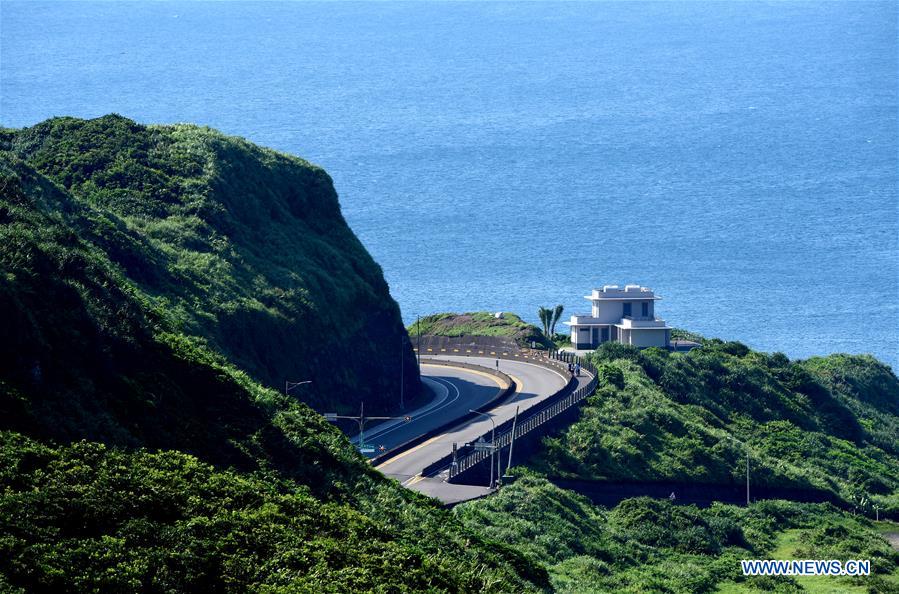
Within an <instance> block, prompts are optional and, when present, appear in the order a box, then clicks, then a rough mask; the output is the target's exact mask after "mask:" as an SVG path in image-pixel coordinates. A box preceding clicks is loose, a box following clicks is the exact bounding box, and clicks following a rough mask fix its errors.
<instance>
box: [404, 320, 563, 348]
mask: <svg viewBox="0 0 899 594" xmlns="http://www.w3.org/2000/svg"><path fill="white" fill-rule="evenodd" d="M406 330H407V331H408V332H409V335H410V336H413V337H414V336H417V335H418V333H419V332H420V333H421V335H422V336H447V337H461V336H496V337H503V338H510V339H512V340H513V341H515V342H516V343H517V344H518V345H519V346H522V347H530V346H531V343H532V342H534V343H536V344H537V345H538V347H540V348H547V347H548V346H551V345H552V343H551V342H550V341H549V340H548V339H547V338H546V337H545V336H544V335H543V333H542V332H541V331H540V330H539V329H538V328H537V327H536V326H534V325H533V324H528V323H526V322H524V321H523V320H522V319H521V318H520V317H518V316H517V315H515V314H513V313H507V312H504V313H503V317H502V318H497V317H496V316H495V315H494V314H492V313H490V312H485V311H479V312H471V313H461V314H458V313H440V314H433V315H430V316H425V317H423V318H421V319H420V320H418V321H416V322H415V323H413V324H410V325H409V326H408V327H407V328H406Z"/></svg>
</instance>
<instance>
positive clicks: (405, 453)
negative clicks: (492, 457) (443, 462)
mask: <svg viewBox="0 0 899 594" xmlns="http://www.w3.org/2000/svg"><path fill="white" fill-rule="evenodd" d="M421 365H422V367H425V366H427V367H452V368H453V369H461V370H462V371H468V372H470V373H476V374H478V375H483V376H484V377H487V378H490V379H492V380H493V381H494V382H496V384H497V385H498V386H499V387H500V388H503V389H505V388H507V387H508V386H507V385H506V383H505V382H501V381H500V380H499V378H498V377H496V376H494V375H490V374H489V373H486V372H484V371H476V370H474V369H467V368H465V367H455V366H453V365H435V364H433V363H422V364H421ZM507 375H508V374H507ZM509 377H511V378H512V380H513V381H514V382H515V386H516V387H515V392H516V393H517V392H520V391H521V382H520V381H518V380H517V379H515V378H514V377H513V376H511V375H510V376H509ZM450 431H452V429H450ZM445 433H448V431H447V432H445ZM443 436H444V433H441V434H440V435H435V436H434V437H432V438H431V439H429V440H427V441H426V442H424V443H420V444H418V445H417V446H415V447H414V448H412V449H409V450H406V451H405V452H403V453H401V454H397V455H396V456H394V457H393V458H391V459H390V460H387V461H386V462H382V463H381V464H378V465H377V466H375V469H376V470H381V469H382V468H384V467H385V466H388V465H390V464H393V463H394V462H396V461H397V460H400V459H402V458H405V457H406V456H408V455H409V454H411V453H412V452H417V451H418V450H420V449H421V448H423V447H425V446H427V445H430V444H432V443H434V442H435V441H437V440H438V439H440V438H442V437H443ZM382 472H383V471H382Z"/></svg>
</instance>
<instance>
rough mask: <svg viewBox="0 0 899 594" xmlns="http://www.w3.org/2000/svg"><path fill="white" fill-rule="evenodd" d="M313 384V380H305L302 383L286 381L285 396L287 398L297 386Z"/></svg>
mask: <svg viewBox="0 0 899 594" xmlns="http://www.w3.org/2000/svg"><path fill="white" fill-rule="evenodd" d="M311 383H312V380H303V381H301V382H291V381H288V380H284V395H285V396H287V394H288V393H289V392H290V391H291V390H293V389H294V388H296V387H297V386H304V385H306V384H311Z"/></svg>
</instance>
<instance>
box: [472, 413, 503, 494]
mask: <svg viewBox="0 0 899 594" xmlns="http://www.w3.org/2000/svg"><path fill="white" fill-rule="evenodd" d="M468 412H470V413H474V414H476V415H481V416H482V417H487V418H488V419H490V424H491V425H492V426H493V428H492V429H490V488H491V489H492V488H493V456H494V455H495V454H496V423H494V422H493V417H492V416H491V415H488V414H487V413H482V412H480V411H477V410H472V409H468Z"/></svg>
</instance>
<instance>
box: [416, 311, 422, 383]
mask: <svg viewBox="0 0 899 594" xmlns="http://www.w3.org/2000/svg"><path fill="white" fill-rule="evenodd" d="M415 329H416V331H417V332H418V344H417V345H415V347H416V348H415V362H416V363H418V368H419V371H421V316H420V315H417V316H415Z"/></svg>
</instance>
